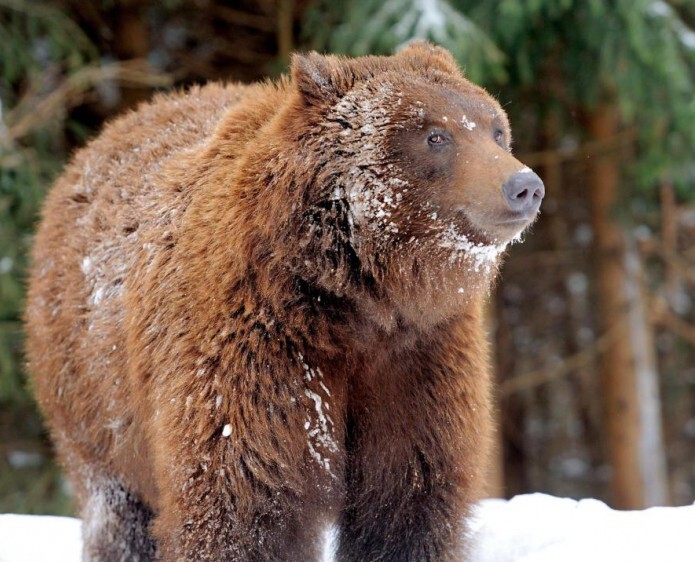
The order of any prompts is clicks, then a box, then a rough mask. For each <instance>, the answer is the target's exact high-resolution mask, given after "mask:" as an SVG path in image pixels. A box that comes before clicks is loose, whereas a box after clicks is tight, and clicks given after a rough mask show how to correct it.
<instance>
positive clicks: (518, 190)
mask: <svg viewBox="0 0 695 562" xmlns="http://www.w3.org/2000/svg"><path fill="white" fill-rule="evenodd" d="M502 191H503V193H504V198H505V200H506V201H507V205H509V208H510V209H511V210H512V211H514V212H515V213H519V214H524V215H527V214H528V215H533V214H535V213H536V212H537V211H538V209H539V207H540V206H541V201H542V200H543V197H544V196H545V186H544V185H543V180H542V179H541V178H539V177H538V174H536V173H535V172H534V171H533V170H531V169H530V168H524V169H523V170H520V171H518V172H514V173H513V174H512V175H511V176H509V177H508V178H507V181H506V182H504V185H503V186H502Z"/></svg>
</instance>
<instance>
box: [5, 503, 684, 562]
mask: <svg viewBox="0 0 695 562" xmlns="http://www.w3.org/2000/svg"><path fill="white" fill-rule="evenodd" d="M472 531H473V540H474V548H473V553H472V556H471V562H579V561H581V562H586V561H591V562H627V561H629V562H692V561H693V560H695V505H691V506H685V507H655V508H652V509H647V510H644V511H614V510H612V509H610V508H609V507H608V506H606V505H605V504H604V503H602V502H600V501H597V500H582V501H578V502H577V501H574V500H569V499H562V498H555V497H552V496H546V495H543V494H530V495H524V496H517V497H515V498H514V499H512V500H510V501H505V500H485V501H483V502H481V504H480V505H479V506H478V508H477V510H476V515H475V518H474V520H473V524H472ZM330 559H331V557H330V556H329V555H327V556H326V558H325V560H324V562H330ZM79 560H80V523H79V521H78V520H77V519H70V518H68V517H48V516H28V515H0V562H79Z"/></svg>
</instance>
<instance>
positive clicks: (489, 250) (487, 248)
mask: <svg viewBox="0 0 695 562" xmlns="http://www.w3.org/2000/svg"><path fill="white" fill-rule="evenodd" d="M508 244H509V243H508V242H504V243H501V244H483V243H482V242H477V243H476V242H471V240H470V238H468V236H467V235H466V234H464V233H462V232H459V231H458V229H457V228H456V226H455V225H453V224H450V225H448V227H447V229H446V230H445V231H444V232H442V233H441V235H440V241H439V246H440V247H442V248H448V249H451V250H454V253H452V255H451V260H452V261H453V260H455V259H456V258H467V259H469V260H470V261H472V263H473V268H474V270H475V271H476V272H479V271H480V270H481V269H483V270H484V271H489V270H490V267H492V266H493V265H495V264H496V263H497V257H498V256H499V255H500V254H501V253H502V252H504V250H505V249H506V248H507V245H508Z"/></svg>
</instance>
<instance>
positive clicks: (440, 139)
mask: <svg viewBox="0 0 695 562" xmlns="http://www.w3.org/2000/svg"><path fill="white" fill-rule="evenodd" d="M448 142H449V139H448V137H447V136H446V135H445V134H444V133H439V132H433V133H430V136H429V137H427V144H429V145H430V146H442V145H444V144H446V143H448Z"/></svg>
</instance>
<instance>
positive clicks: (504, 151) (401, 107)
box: [294, 44, 544, 303]
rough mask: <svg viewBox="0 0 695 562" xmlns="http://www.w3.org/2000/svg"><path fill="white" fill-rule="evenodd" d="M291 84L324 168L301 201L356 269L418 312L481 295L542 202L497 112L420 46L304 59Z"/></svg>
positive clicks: (444, 57)
mask: <svg viewBox="0 0 695 562" xmlns="http://www.w3.org/2000/svg"><path fill="white" fill-rule="evenodd" d="M294 79H295V81H296V82H297V84H298V87H299V89H300V91H301V93H302V95H303V99H304V101H305V102H306V111H307V112H308V114H309V115H311V126H310V128H311V130H315V131H316V134H314V135H312V136H311V139H313V140H310V150H314V151H316V153H317V154H316V161H317V162H321V164H320V169H318V170H317V172H316V174H315V175H316V177H315V179H314V182H313V187H312V193H311V194H310V197H312V198H318V199H320V200H322V204H323V208H324V209H328V208H331V209H333V211H334V213H335V215H336V216H342V217H343V222H345V223H347V224H343V225H342V230H343V232H342V234H341V236H340V237H341V243H343V242H344V243H346V244H349V245H350V247H351V250H352V251H353V252H354V260H355V261H356V262H357V264H358V266H359V267H360V268H361V269H362V270H363V271H365V272H368V273H369V274H370V275H372V276H373V277H374V278H375V279H377V280H380V281H381V282H382V284H383V285H384V286H385V287H386V288H387V290H388V287H389V286H393V287H394V291H395V292H398V293H399V294H402V293H403V292H404V288H405V289H406V291H405V292H406V293H408V294H410V296H411V297H412V298H415V299H419V300H423V297H424V301H427V300H430V299H429V298H428V297H432V295H431V294H429V295H428V294H427V293H432V292H438V293H442V294H444V295H445V296H447V297H446V298H447V299H448V300H449V301H451V302H452V303H453V302H454V301H460V300H461V299H462V298H465V296H466V294H469V295H470V294H471V293H472V292H475V291H476V290H477V289H479V288H482V287H483V286H487V284H488V283H489V279H490V278H491V274H493V273H494V272H495V271H496V269H497V265H498V256H499V255H500V254H501V253H502V252H503V251H504V249H505V248H506V246H507V245H508V244H509V243H510V242H512V241H513V240H516V239H518V238H519V236H520V235H521V233H522V232H523V231H524V230H525V229H526V227H527V226H528V225H529V224H531V223H532V222H533V221H534V220H535V218H536V215H537V213H538V209H539V207H540V202H541V199H542V198H543V195H544V188H543V184H542V182H541V180H540V178H538V176H536V174H534V173H533V172H532V171H531V170H530V169H529V168H527V167H525V166H524V165H523V164H522V163H520V162H519V161H518V160H516V159H515V158H514V157H513V156H512V155H511V153H510V143H511V138H510V130H509V123H508V120H507V117H506V115H505V113H504V111H503V110H502V108H501V107H500V106H499V104H498V103H497V102H496V101H495V100H494V99H493V98H492V97H490V96H489V95H488V94H487V93H486V92H485V91H484V90H482V89H481V88H479V87H477V86H475V85H474V84H472V83H470V82H468V81H467V80H465V79H464V78H463V77H462V76H461V74H460V71H459V70H458V68H457V67H456V65H455V63H454V61H453V59H451V57H450V55H449V54H448V53H447V52H446V51H444V50H442V49H439V48H435V47H432V46H429V45H427V44H417V45H414V46H412V47H410V48H408V49H406V50H405V51H403V52H402V53H400V54H399V55H396V56H395V57H367V58H366V59H364V58H363V59H355V60H352V61H349V60H343V59H338V58H335V57H322V56H320V55H316V54H311V55H307V56H306V57H305V58H303V59H299V60H298V59H295V65H294ZM338 222H340V221H338ZM323 226H324V227H325V226H326V225H325V224H324V225H323ZM323 230H325V228H324V229H323ZM312 233H314V234H315V233H316V231H315V230H313V231H312ZM396 287H397V288H396Z"/></svg>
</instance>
